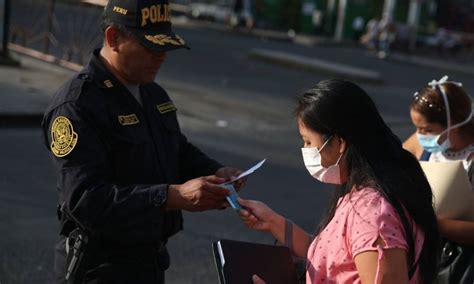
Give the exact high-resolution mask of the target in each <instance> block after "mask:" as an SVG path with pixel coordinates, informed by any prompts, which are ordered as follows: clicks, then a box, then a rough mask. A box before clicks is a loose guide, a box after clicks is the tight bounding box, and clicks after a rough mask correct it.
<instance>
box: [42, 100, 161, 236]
mask: <svg viewBox="0 0 474 284" xmlns="http://www.w3.org/2000/svg"><path fill="white" fill-rule="evenodd" d="M96 124H97V123H94V122H93V119H92V118H91V115H90V114H87V113H86V112H85V111H84V110H83V109H82V108H80V107H79V106H77V105H76V104H74V103H66V104H63V105H62V106H60V107H58V108H56V109H55V110H53V111H52V112H51V113H49V114H47V115H46V116H45V119H44V122H43V131H44V136H45V138H46V139H45V140H46V141H45V142H46V144H47V147H48V148H49V150H50V152H51V154H52V157H53V160H54V163H55V166H56V170H57V178H58V179H57V187H58V190H59V192H60V201H61V202H62V203H64V207H63V208H64V209H65V210H67V211H68V212H69V213H70V214H72V215H73V216H74V217H75V218H76V219H77V220H78V221H79V222H80V223H81V224H82V225H83V226H85V227H86V228H89V229H94V230H108V231H111V232H119V231H120V230H124V229H126V228H129V227H136V226H137V225H138V226H149V227H160V226H152V223H153V225H156V224H155V223H156V222H157V220H158V219H159V218H157V217H158V216H159V214H162V213H163V211H164V208H163V207H164V206H163V205H164V203H165V202H166V197H167V185H165V184H158V185H146V184H137V185H130V186H122V185H118V184H114V183H113V181H112V178H111V177H112V176H113V175H112V172H111V171H112V169H113V167H112V166H111V158H110V157H109V156H108V154H107V152H108V151H107V147H108V146H107V144H106V143H105V140H104V139H103V138H102V136H101V132H100V131H99V130H98V128H97V127H96Z"/></svg>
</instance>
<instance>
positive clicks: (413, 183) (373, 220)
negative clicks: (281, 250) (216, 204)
mask: <svg viewBox="0 0 474 284" xmlns="http://www.w3.org/2000/svg"><path fill="white" fill-rule="evenodd" d="M296 117H297V121H298V127H299V131H300V134H301V137H302V139H303V142H304V146H303V148H302V154H303V160H304V163H305V165H306V168H307V169H308V171H309V173H310V174H311V175H312V176H313V177H315V178H316V179H318V180H320V181H322V182H325V183H331V184H336V185H337V187H336V189H335V191H334V197H333V199H332V201H331V203H330V206H329V209H328V211H327V212H326V214H325V216H324V217H323V219H322V220H321V223H320V224H319V227H318V229H317V231H316V236H315V238H314V239H312V237H311V235H310V234H309V233H306V232H305V231H303V230H302V229H301V228H299V227H298V226H296V225H293V224H292V223H291V222H290V221H288V220H287V219H285V218H284V217H283V216H281V215H279V214H277V213H276V212H274V211H273V210H271V209H270V208H269V207H268V206H266V205H265V204H264V203H261V202H258V201H252V200H244V199H240V200H239V202H240V203H241V205H242V206H243V207H244V209H243V210H241V212H240V216H241V218H242V220H243V221H244V222H245V223H246V225H247V226H249V227H250V228H253V229H256V230H262V231H267V232H270V233H272V234H273V236H274V237H275V238H276V239H277V240H278V241H280V242H282V243H285V244H286V245H288V246H289V247H290V248H291V249H292V251H293V253H294V254H295V255H296V256H299V257H304V258H306V259H307V264H308V265H307V274H306V281H307V283H431V282H432V280H433V279H434V278H435V275H436V271H437V259H438V255H439V254H438V239H439V235H438V230H437V225H436V216H435V214H434V211H433V207H432V193H431V189H430V186H429V184H428V182H427V180H426V178H425V176H424V174H423V172H422V169H421V167H420V165H419V163H418V161H417V160H416V159H415V158H414V157H413V155H411V154H410V153H409V152H408V151H406V150H404V149H403V148H402V144H401V142H400V140H399V139H398V138H397V137H396V136H395V135H394V134H393V133H392V131H391V130H390V128H389V127H388V126H387V125H386V124H385V122H384V121H383V119H382V117H381V116H380V114H379V112H378V110H377V108H376V106H375V104H374V103H373V101H372V100H371V99H370V97H369V96H368V95H367V94H366V92H365V91H364V90H362V89H361V88H360V87H358V86H357V85H355V84H354V83H351V82H348V81H344V80H334V79H333V80H327V81H322V82H320V83H318V84H317V85H316V86H315V87H314V88H312V89H310V90H307V91H306V92H305V93H304V94H303V95H302V96H301V98H300V99H299V101H298V106H297V109H296ZM254 283H264V279H263V280H262V279H260V278H258V277H257V276H254Z"/></svg>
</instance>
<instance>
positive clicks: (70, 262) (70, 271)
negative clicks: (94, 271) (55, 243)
mask: <svg viewBox="0 0 474 284" xmlns="http://www.w3.org/2000/svg"><path fill="white" fill-rule="evenodd" d="M66 253H67V254H66V277H65V279H66V283H68V284H79V283H83V282H84V278H85V275H86V271H87V267H86V264H87V263H90V261H89V259H90V257H91V254H92V253H93V250H92V249H91V238H90V236H89V235H88V234H87V233H86V232H84V231H83V230H81V229H80V228H76V229H74V230H73V231H71V233H69V236H68V238H67V240H66Z"/></svg>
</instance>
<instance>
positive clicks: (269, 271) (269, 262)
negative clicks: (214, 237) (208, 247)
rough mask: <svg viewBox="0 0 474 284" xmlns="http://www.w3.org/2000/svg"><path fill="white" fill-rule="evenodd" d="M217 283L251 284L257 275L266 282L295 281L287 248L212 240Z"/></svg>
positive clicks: (286, 282)
mask: <svg viewBox="0 0 474 284" xmlns="http://www.w3.org/2000/svg"><path fill="white" fill-rule="evenodd" d="M212 250H213V252H214V260H215V263H216V268H217V273H218V274H219V282H220V284H247V283H252V275H254V274H257V275H258V276H259V277H260V278H262V279H263V280H265V282H266V283H269V284H280V283H281V284H297V283H298V277H297V274H296V268H295V264H294V263H293V258H292V255H291V252H290V249H289V248H287V247H283V246H271V245H264V244H257V243H247V242H239V241H231V240H220V241H217V242H213V243H212Z"/></svg>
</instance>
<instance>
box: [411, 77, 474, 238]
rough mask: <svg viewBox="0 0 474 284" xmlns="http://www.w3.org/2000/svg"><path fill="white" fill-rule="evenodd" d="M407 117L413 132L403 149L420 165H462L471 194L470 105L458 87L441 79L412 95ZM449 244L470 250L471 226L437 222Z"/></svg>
mask: <svg viewBox="0 0 474 284" xmlns="http://www.w3.org/2000/svg"><path fill="white" fill-rule="evenodd" d="M410 116H411V120H412V122H413V125H414V126H415V127H416V132H415V133H414V134H413V135H411V136H410V137H409V138H408V139H407V140H406V141H405V142H404V143H403V147H404V148H405V149H407V150H408V151H410V152H411V153H412V154H413V155H414V156H415V157H416V158H418V159H419V160H422V161H431V162H444V161H462V163H463V165H464V168H465V169H466V172H467V174H468V177H469V180H470V181H471V189H472V190H474V162H473V161H474V118H473V112H472V101H471V97H470V96H469V95H468V93H467V92H466V90H465V89H464V88H463V87H462V84H461V83H458V82H452V81H448V77H447V76H444V77H443V78H441V79H440V80H439V81H436V80H433V81H432V82H430V83H428V85H427V86H426V87H424V88H423V89H421V90H420V91H419V92H416V93H415V96H414V99H413V102H412V103H411V106H410ZM438 225H439V230H440V233H441V235H442V236H443V237H445V238H446V239H448V240H450V241H454V242H456V243H459V244H462V245H471V246H474V222H468V221H460V220H451V219H441V218H440V219H438Z"/></svg>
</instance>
